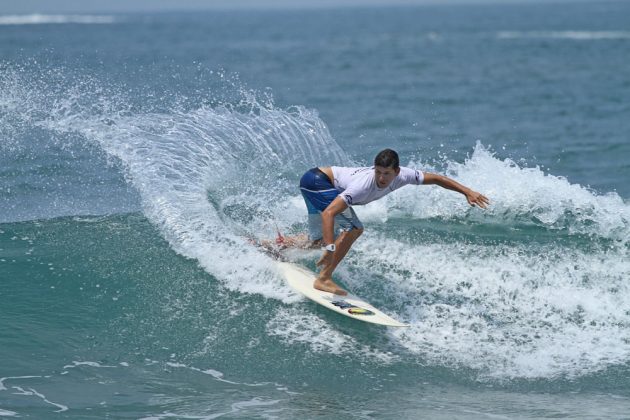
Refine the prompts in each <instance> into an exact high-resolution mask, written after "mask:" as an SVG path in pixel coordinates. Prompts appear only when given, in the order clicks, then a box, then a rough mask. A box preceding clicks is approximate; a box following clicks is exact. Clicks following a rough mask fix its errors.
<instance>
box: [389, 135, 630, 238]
mask: <svg viewBox="0 0 630 420" xmlns="http://www.w3.org/2000/svg"><path fill="white" fill-rule="evenodd" d="M446 172H447V174H448V175H449V176H451V177H452V178H454V179H455V180H457V181H459V182H461V183H462V184H464V185H467V186H469V187H470V188H472V189H474V190H476V191H479V192H481V193H483V194H484V195H486V196H488V197H489V199H490V201H491V206H490V207H489V208H488V209H487V210H485V211H481V210H479V209H477V208H471V207H470V206H469V205H468V203H467V202H466V200H465V199H464V197H463V196H462V195H460V194H457V193H453V192H451V191H448V190H445V189H442V188H439V187H435V186H419V187H417V188H411V187H406V188H403V189H401V190H400V191H396V193H394V194H391V195H390V196H389V197H390V198H389V209H388V211H389V214H394V215H398V216H404V217H413V218H420V219H429V218H435V217H438V218H441V219H461V218H467V219H469V220H472V221H483V222H486V223H492V224H501V225H504V226H514V225H517V226H518V225H530V226H540V227H544V228H545V229H551V230H559V231H565V232H567V233H568V234H571V235H593V236H596V237H601V238H606V239H613V240H618V241H621V242H627V241H628V240H629V238H630V205H629V204H628V203H626V202H624V200H623V199H622V198H621V197H620V196H619V195H618V194H616V193H607V194H604V195H600V194H597V193H596V192H594V191H592V190H590V189H588V188H586V187H584V186H581V185H579V184H571V183H570V182H569V181H568V180H567V179H566V178H564V177H561V176H555V175H552V174H546V173H544V172H543V171H542V170H541V169H540V168H539V167H521V166H519V165H518V164H516V163H515V162H514V161H512V160H511V159H503V160H502V159H498V158H497V157H495V155H494V154H493V153H492V152H491V151H489V150H488V149H486V148H485V147H484V146H483V145H481V144H480V143H477V145H476V147H475V149H474V152H473V154H472V156H471V157H470V158H469V159H467V160H466V161H465V162H464V163H459V162H453V161H451V162H449V164H448V167H447V168H446Z"/></svg>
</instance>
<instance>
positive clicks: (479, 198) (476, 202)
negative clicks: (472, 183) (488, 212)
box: [467, 192, 490, 209]
mask: <svg viewBox="0 0 630 420" xmlns="http://www.w3.org/2000/svg"><path fill="white" fill-rule="evenodd" d="M467 198H468V203H469V204H470V205H471V206H478V207H479V208H482V209H485V208H487V207H488V206H489V205H490V200H488V197H486V196H485V195H482V194H479V193H477V192H475V193H473V194H471V195H470V196H468V197H467Z"/></svg>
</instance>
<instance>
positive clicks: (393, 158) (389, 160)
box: [374, 149, 400, 169]
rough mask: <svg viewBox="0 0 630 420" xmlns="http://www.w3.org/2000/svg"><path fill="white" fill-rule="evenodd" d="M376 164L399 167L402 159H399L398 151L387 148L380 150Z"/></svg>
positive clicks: (375, 160) (375, 159) (393, 167)
mask: <svg viewBox="0 0 630 420" xmlns="http://www.w3.org/2000/svg"><path fill="white" fill-rule="evenodd" d="M374 166H380V167H382V168H392V169H398V167H399V166H400V161H399V160H398V153H396V152H395V151H394V150H392V149H385V150H381V151H380V152H378V155H376V157H375V158H374Z"/></svg>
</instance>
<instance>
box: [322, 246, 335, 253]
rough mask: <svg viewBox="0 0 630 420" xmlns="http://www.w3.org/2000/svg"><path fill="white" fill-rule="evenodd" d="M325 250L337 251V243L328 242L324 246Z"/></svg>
mask: <svg viewBox="0 0 630 420" xmlns="http://www.w3.org/2000/svg"><path fill="white" fill-rule="evenodd" d="M322 249H323V250H324V251H330V252H335V249H336V247H335V244H328V245H326V246H325V247H323V248H322Z"/></svg>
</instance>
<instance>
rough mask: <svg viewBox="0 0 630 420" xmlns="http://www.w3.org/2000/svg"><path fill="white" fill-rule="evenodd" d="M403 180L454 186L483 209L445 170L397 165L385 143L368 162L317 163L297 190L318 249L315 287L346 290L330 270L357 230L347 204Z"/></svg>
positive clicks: (481, 201)
mask: <svg viewBox="0 0 630 420" xmlns="http://www.w3.org/2000/svg"><path fill="white" fill-rule="evenodd" d="M409 184H413V185H422V184H424V185H439V186H440V187H442V188H446V189H449V190H453V191H457V192H459V193H461V194H463V195H464V196H466V200H468V203H469V204H470V205H471V206H478V207H480V208H483V209H485V208H486V207H487V206H488V204H489V203H490V201H489V200H488V198H486V197H485V196H483V195H482V194H480V193H478V192H476V191H473V190H471V189H470V188H468V187H465V186H463V185H461V184H459V183H458V182H456V181H454V180H452V179H450V178H448V177H446V176H443V175H438V174H433V173H429V172H421V171H419V170H416V169H411V168H406V167H401V166H400V164H399V159H398V154H397V153H396V152H395V151H394V150H391V149H385V150H382V151H381V152H379V153H378V155H376V157H375V158H374V166H372V167H361V168H348V167H340V166H330V167H318V168H313V169H310V170H308V171H307V172H306V173H305V174H304V175H303V176H302V179H301V180H300V191H301V192H302V196H303V197H304V201H305V202H306V208H307V210H308V229H309V234H308V239H309V240H310V241H311V244H312V245H314V246H321V247H322V250H323V251H324V253H323V254H322V256H321V258H320V259H319V261H318V262H317V266H318V267H320V271H319V275H318V276H317V279H316V280H315V282H314V284H313V287H314V288H315V289H318V290H323V291H326V292H332V293H335V294H338V295H347V294H348V293H347V292H346V291H345V290H343V289H342V288H341V287H339V286H338V285H337V284H336V283H335V282H334V281H333V280H332V274H333V271H335V268H337V266H338V265H339V263H340V262H341V260H342V259H343V258H344V257H345V256H346V254H347V253H348V250H350V247H351V246H352V244H353V243H354V242H355V241H356V240H357V238H358V237H359V236H361V234H362V233H363V224H362V223H361V221H360V220H359V218H358V217H357V215H356V213H355V212H354V210H353V209H352V206H357V205H364V204H367V203H369V202H372V201H374V200H378V199H379V198H382V197H384V196H385V195H387V194H389V193H390V192H392V191H394V190H397V189H398V188H400V187H403V186H405V185H409ZM335 232H339V234H338V235H335Z"/></svg>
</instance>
